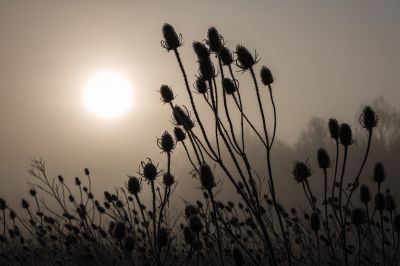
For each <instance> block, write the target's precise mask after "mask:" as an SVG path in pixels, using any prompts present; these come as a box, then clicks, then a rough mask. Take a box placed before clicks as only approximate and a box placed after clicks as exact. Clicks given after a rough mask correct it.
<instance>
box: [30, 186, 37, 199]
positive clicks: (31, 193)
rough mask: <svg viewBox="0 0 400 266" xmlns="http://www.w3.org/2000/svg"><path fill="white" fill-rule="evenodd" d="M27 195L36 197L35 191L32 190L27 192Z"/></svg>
mask: <svg viewBox="0 0 400 266" xmlns="http://www.w3.org/2000/svg"><path fill="white" fill-rule="evenodd" d="M29 194H30V195H31V196H32V197H35V196H36V190H35V189H34V188H32V189H30V190H29Z"/></svg>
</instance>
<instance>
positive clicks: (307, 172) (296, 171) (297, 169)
mask: <svg viewBox="0 0 400 266" xmlns="http://www.w3.org/2000/svg"><path fill="white" fill-rule="evenodd" d="M311 175H312V171H311V168H310V165H309V164H308V162H307V163H303V162H300V161H295V162H294V165H293V170H292V176H293V177H294V179H295V180H296V182H297V183H301V182H303V181H304V180H306V179H307V178H308V177H310V176H311Z"/></svg>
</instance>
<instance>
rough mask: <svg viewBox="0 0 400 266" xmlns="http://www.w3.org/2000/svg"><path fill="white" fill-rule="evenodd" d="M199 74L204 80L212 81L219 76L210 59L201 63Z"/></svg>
mask: <svg viewBox="0 0 400 266" xmlns="http://www.w3.org/2000/svg"><path fill="white" fill-rule="evenodd" d="M199 73H200V76H201V78H202V79H204V80H211V79H213V78H215V77H216V76H217V74H216V73H215V67H214V64H213V63H212V62H211V59H210V58H207V59H204V60H200V61H199Z"/></svg>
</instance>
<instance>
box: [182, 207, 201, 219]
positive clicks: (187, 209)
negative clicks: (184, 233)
mask: <svg viewBox="0 0 400 266" xmlns="http://www.w3.org/2000/svg"><path fill="white" fill-rule="evenodd" d="M197 213H198V211H197V209H196V207H194V206H193V205H191V204H188V205H186V207H185V215H186V218H189V217H190V216H191V215H192V214H197Z"/></svg>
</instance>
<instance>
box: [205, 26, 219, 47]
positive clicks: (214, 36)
mask: <svg viewBox="0 0 400 266" xmlns="http://www.w3.org/2000/svg"><path fill="white" fill-rule="evenodd" d="M207 37H208V40H207V44H208V46H209V47H210V50H211V51H212V52H214V53H218V52H219V51H220V49H221V46H222V41H221V35H220V34H219V33H218V31H217V29H216V28H215V27H213V26H212V27H210V28H209V29H208V32H207Z"/></svg>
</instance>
